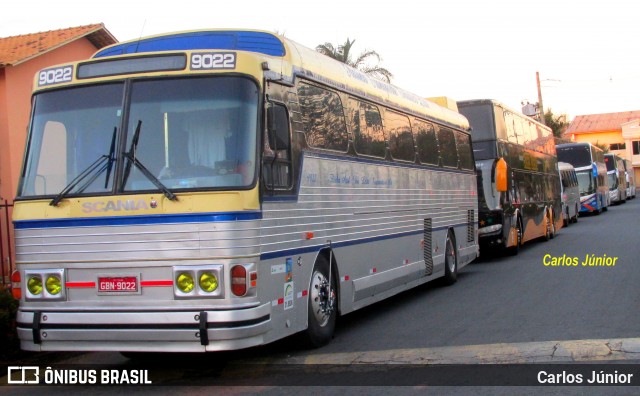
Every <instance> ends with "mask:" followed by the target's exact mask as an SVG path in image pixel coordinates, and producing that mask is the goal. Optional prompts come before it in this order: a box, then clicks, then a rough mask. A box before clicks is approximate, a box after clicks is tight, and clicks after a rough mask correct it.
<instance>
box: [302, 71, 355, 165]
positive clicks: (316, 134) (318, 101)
mask: <svg viewBox="0 0 640 396" xmlns="http://www.w3.org/2000/svg"><path fill="white" fill-rule="evenodd" d="M298 100H299V102H300V112H301V113H302V123H303V125H304V132H305V137H306V140H307V145H308V146H309V147H313V148H320V149H325V150H334V151H339V152H343V153H345V152H347V149H348V148H349V135H348V134H347V124H346V121H345V117H344V111H343V107H342V102H341V100H340V97H339V96H338V94H336V93H335V92H332V91H329V90H326V89H324V88H320V87H317V86H315V85H310V84H306V83H300V85H299V86H298Z"/></svg>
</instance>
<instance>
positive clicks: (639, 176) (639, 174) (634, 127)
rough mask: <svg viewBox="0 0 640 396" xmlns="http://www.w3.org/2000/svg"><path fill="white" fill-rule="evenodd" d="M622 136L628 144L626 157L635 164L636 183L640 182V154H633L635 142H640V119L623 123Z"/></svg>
mask: <svg viewBox="0 0 640 396" xmlns="http://www.w3.org/2000/svg"><path fill="white" fill-rule="evenodd" d="M622 137H623V139H624V141H625V144H626V156H625V158H627V159H630V160H631V165H633V169H634V171H635V172H634V173H635V175H636V183H638V182H640V154H636V155H634V154H633V142H634V141H636V142H640V120H633V121H629V122H626V123H624V124H622ZM639 144H640V143H639Z"/></svg>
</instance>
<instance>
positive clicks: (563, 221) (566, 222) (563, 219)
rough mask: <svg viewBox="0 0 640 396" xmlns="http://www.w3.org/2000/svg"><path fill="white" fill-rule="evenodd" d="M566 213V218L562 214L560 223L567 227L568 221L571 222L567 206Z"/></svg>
mask: <svg viewBox="0 0 640 396" xmlns="http://www.w3.org/2000/svg"><path fill="white" fill-rule="evenodd" d="M566 212H567V213H566V214H567V218H566V219H565V218H564V216H563V218H562V225H563V226H565V227H569V223H572V220H571V217H569V208H568V207H567V209H566Z"/></svg>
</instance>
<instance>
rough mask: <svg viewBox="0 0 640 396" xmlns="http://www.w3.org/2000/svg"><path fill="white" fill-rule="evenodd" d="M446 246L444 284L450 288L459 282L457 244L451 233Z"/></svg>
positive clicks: (448, 234)
mask: <svg viewBox="0 0 640 396" xmlns="http://www.w3.org/2000/svg"><path fill="white" fill-rule="evenodd" d="M444 244H445V251H444V278H443V279H442V283H443V284H444V285H446V286H449V285H453V284H454V283H456V281H457V280H458V253H457V251H456V242H455V239H454V238H453V235H452V233H451V231H449V232H448V233H447V240H446V241H445V242H444Z"/></svg>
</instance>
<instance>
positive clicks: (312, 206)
mask: <svg viewBox="0 0 640 396" xmlns="http://www.w3.org/2000/svg"><path fill="white" fill-rule="evenodd" d="M475 183H476V181H475V175H473V174H470V173H466V174H464V173H458V172H451V171H435V170H425V169H421V168H418V167H412V168H400V167H398V166H391V165H384V164H382V165H381V164H374V163H372V162H363V161H356V160H344V159H338V160H336V159H335V158H324V157H322V156H316V155H313V154H308V153H307V155H306V157H305V158H304V166H303V170H302V175H301V187H300V193H299V196H298V200H297V202H269V203H267V204H265V205H264V206H263V209H264V211H263V221H262V227H261V235H262V237H261V246H262V253H263V254H264V253H268V252H277V251H287V250H291V249H297V248H300V247H301V246H302V247H304V246H307V247H310V246H316V245H323V244H325V243H326V241H327V240H331V241H332V243H336V242H349V241H358V240H371V239H374V238H385V237H393V236H399V235H406V234H422V233H423V228H424V224H423V221H424V219H425V218H430V219H432V228H433V229H434V230H437V229H438V228H442V227H448V226H452V225H459V226H464V227H465V228H464V230H465V232H466V227H467V224H468V222H469V217H468V214H469V212H468V210H473V209H474V208H475V207H476V205H477V202H476V199H477V196H476V193H475V192H476V184H475ZM471 213H473V214H472V216H473V219H472V222H473V224H475V222H477V218H476V214H475V212H473V211H472V212H471ZM473 224H472V227H473ZM306 232H313V234H314V237H313V239H311V240H309V241H305V240H304V235H305V233H306ZM461 240H462V241H464V240H466V235H465V237H464V239H461Z"/></svg>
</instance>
